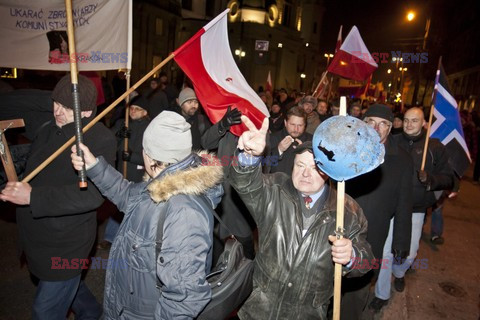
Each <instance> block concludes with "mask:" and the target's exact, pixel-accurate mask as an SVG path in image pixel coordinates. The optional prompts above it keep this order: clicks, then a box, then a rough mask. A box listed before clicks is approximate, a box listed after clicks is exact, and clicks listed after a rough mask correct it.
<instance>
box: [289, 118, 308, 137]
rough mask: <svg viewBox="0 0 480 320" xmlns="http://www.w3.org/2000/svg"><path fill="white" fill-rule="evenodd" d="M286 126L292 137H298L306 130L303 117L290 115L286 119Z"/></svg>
mask: <svg viewBox="0 0 480 320" xmlns="http://www.w3.org/2000/svg"><path fill="white" fill-rule="evenodd" d="M285 128H286V129H287V132H288V134H289V135H290V136H291V137H292V138H298V137H300V136H301V135H302V134H303V133H304V132H305V121H304V120H303V118H302V117H297V116H290V118H289V119H288V120H285Z"/></svg>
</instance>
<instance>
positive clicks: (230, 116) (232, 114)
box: [218, 106, 242, 132]
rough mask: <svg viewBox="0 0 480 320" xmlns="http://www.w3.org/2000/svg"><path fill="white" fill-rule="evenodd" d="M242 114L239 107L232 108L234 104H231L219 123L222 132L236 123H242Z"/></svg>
mask: <svg viewBox="0 0 480 320" xmlns="http://www.w3.org/2000/svg"><path fill="white" fill-rule="evenodd" d="M241 116H242V113H241V112H240V111H238V109H233V110H232V106H229V107H228V109H227V112H225V115H224V116H223V118H222V120H220V121H219V123H218V127H219V129H220V132H226V131H227V130H228V129H230V127H231V126H233V125H234V124H240V123H242V119H241V118H240V117H241Z"/></svg>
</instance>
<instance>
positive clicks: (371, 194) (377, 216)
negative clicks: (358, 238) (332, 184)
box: [346, 135, 414, 259]
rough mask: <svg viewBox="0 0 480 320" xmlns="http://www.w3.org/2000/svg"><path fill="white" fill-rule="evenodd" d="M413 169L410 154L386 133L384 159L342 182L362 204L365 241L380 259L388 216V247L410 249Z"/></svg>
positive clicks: (347, 190)
mask: <svg viewBox="0 0 480 320" xmlns="http://www.w3.org/2000/svg"><path fill="white" fill-rule="evenodd" d="M413 172H414V171H413V162H412V159H411V157H410V155H409V154H408V153H407V152H406V151H405V150H403V149H402V148H400V147H399V146H398V143H397V142H396V141H395V140H394V139H393V137H392V136H391V135H389V136H388V138H387V141H386V142H385V158H384V162H383V163H382V164H381V165H380V166H379V167H377V168H376V169H375V170H373V171H371V172H368V173H366V174H363V175H361V176H358V177H356V178H353V179H351V180H349V181H348V182H347V183H346V192H347V194H348V195H350V196H351V197H352V198H354V199H355V201H357V203H358V204H359V205H360V207H362V209H363V213H364V214H365V217H366V218H367V220H368V234H367V240H368V242H369V243H370V245H371V246H372V251H373V254H374V255H375V257H376V258H378V259H381V258H382V255H383V246H384V245H385V240H386V239H387V235H388V230H389V228H390V219H392V218H395V224H394V229H393V243H392V249H394V250H397V251H404V252H408V251H409V250H410V238H411V232H412V177H413Z"/></svg>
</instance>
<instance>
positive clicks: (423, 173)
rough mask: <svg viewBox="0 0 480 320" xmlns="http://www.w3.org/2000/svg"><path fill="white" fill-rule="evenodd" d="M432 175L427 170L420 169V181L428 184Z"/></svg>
mask: <svg viewBox="0 0 480 320" xmlns="http://www.w3.org/2000/svg"><path fill="white" fill-rule="evenodd" d="M429 178H430V177H429V176H428V174H427V171H425V170H418V180H420V182H421V183H422V184H423V185H424V186H426V185H428V184H429V182H430V179H429Z"/></svg>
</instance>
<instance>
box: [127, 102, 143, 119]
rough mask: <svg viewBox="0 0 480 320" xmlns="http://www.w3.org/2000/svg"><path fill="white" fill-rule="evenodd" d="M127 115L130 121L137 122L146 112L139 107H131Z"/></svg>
mask: <svg viewBox="0 0 480 320" xmlns="http://www.w3.org/2000/svg"><path fill="white" fill-rule="evenodd" d="M129 114H130V118H131V119H132V120H138V119H142V118H143V117H145V116H146V115H147V110H145V109H143V108H140V107H139V106H136V105H132V106H130V108H129Z"/></svg>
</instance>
